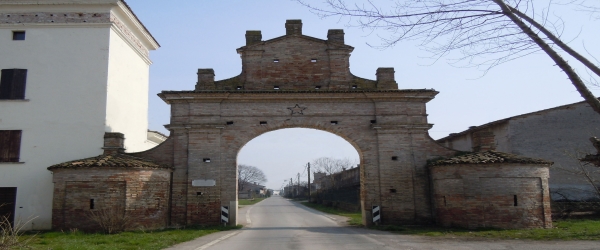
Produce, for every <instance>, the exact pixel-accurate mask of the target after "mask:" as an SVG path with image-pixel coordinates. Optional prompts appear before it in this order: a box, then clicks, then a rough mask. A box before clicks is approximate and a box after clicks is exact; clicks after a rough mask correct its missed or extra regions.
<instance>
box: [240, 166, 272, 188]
mask: <svg viewBox="0 0 600 250" xmlns="http://www.w3.org/2000/svg"><path fill="white" fill-rule="evenodd" d="M254 182H256V183H258V184H262V183H265V182H267V176H266V175H265V173H263V171H262V170H260V169H259V168H257V167H255V166H250V165H244V164H240V165H238V191H242V190H244V188H245V186H246V184H247V183H254Z"/></svg>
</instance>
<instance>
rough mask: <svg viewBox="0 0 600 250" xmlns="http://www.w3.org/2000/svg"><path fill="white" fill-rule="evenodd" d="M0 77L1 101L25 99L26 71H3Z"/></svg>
mask: <svg viewBox="0 0 600 250" xmlns="http://www.w3.org/2000/svg"><path fill="white" fill-rule="evenodd" d="M1 74H2V75H0V99H25V83H26V82H27V70H26V69H3V70H2V72H1Z"/></svg>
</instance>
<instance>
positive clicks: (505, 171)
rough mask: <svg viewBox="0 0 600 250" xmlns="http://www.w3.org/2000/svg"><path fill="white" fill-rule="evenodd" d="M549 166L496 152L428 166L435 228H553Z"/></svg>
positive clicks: (472, 154)
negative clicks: (438, 225) (438, 226)
mask: <svg viewBox="0 0 600 250" xmlns="http://www.w3.org/2000/svg"><path fill="white" fill-rule="evenodd" d="M551 164H552V163H551V162H548V161H544V160H538V159H531V158H524V157H518V156H515V155H511V154H506V153H499V152H494V151H488V152H477V153H471V154H468V155H464V156H459V157H454V158H451V159H447V160H442V161H437V162H433V163H430V164H429V165H430V168H431V179H432V182H433V200H434V207H435V214H436V216H437V218H436V219H437V223H438V224H440V225H442V226H459V227H466V228H478V227H495V228H539V227H543V228H551V227H552V218H551V211H550V192H549V189H548V178H549V169H548V167H549V166H550V165H551Z"/></svg>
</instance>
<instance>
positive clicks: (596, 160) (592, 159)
mask: <svg viewBox="0 0 600 250" xmlns="http://www.w3.org/2000/svg"><path fill="white" fill-rule="evenodd" d="M580 161H585V162H589V163H592V164H594V165H596V166H600V154H595V155H591V154H590V155H586V156H585V157H583V158H582V159H580Z"/></svg>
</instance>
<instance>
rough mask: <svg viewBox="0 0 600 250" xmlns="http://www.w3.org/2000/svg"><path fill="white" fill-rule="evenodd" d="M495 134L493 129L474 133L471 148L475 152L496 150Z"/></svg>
mask: <svg viewBox="0 0 600 250" xmlns="http://www.w3.org/2000/svg"><path fill="white" fill-rule="evenodd" d="M495 137H496V136H495V135H494V132H493V131H492V130H491V129H484V130H479V131H475V132H472V134H471V147H472V149H473V152H483V151H489V150H496V140H495Z"/></svg>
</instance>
